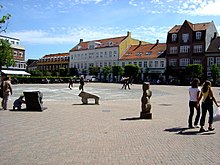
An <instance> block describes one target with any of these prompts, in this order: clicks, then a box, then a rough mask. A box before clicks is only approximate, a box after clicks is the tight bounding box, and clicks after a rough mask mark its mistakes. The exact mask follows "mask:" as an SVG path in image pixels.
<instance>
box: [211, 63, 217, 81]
mask: <svg viewBox="0 0 220 165" xmlns="http://www.w3.org/2000/svg"><path fill="white" fill-rule="evenodd" d="M211 74H212V79H213V84H216V80H217V78H218V77H219V68H218V66H217V65H212V66H211Z"/></svg>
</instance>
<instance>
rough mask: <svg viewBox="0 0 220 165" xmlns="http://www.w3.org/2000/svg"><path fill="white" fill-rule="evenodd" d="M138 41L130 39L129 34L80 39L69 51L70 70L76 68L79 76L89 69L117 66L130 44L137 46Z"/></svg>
mask: <svg viewBox="0 0 220 165" xmlns="http://www.w3.org/2000/svg"><path fill="white" fill-rule="evenodd" d="M138 43H139V40H136V39H133V38H131V33H130V32H128V33H127V35H126V36H122V37H115V38H107V39H101V40H93V41H87V42H83V40H82V39H80V42H79V44H77V45H76V46H75V47H74V48H72V49H71V50H70V62H69V67H70V68H77V69H78V72H79V74H82V73H83V72H85V71H86V72H87V74H89V67H94V66H96V67H100V68H103V67H105V66H116V65H119V59H120V57H121V56H122V54H123V53H124V52H125V51H126V50H127V49H128V48H129V46H130V45H132V44H136V45H137V44H138Z"/></svg>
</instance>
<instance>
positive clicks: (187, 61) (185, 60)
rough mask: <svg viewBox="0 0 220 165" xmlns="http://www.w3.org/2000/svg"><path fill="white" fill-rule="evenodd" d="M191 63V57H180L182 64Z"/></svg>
mask: <svg viewBox="0 0 220 165" xmlns="http://www.w3.org/2000/svg"><path fill="white" fill-rule="evenodd" d="M189 63H190V59H189V58H182V59H180V66H187V65H189Z"/></svg>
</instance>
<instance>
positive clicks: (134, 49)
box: [120, 43, 166, 60]
mask: <svg viewBox="0 0 220 165" xmlns="http://www.w3.org/2000/svg"><path fill="white" fill-rule="evenodd" d="M165 50H166V43H158V44H144V45H132V46H131V47H130V48H129V49H128V50H127V51H126V52H125V53H124V54H123V56H122V57H121V58H120V60H134V59H154V58H158V57H159V56H160V55H161V54H162V53H164V51H165Z"/></svg>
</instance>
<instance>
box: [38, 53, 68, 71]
mask: <svg viewBox="0 0 220 165" xmlns="http://www.w3.org/2000/svg"><path fill="white" fill-rule="evenodd" d="M68 66H69V53H57V54H48V55H45V56H43V57H42V58H41V59H39V60H38V62H37V69H38V70H41V71H44V70H47V71H56V70H59V69H60V68H66V69H68Z"/></svg>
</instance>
